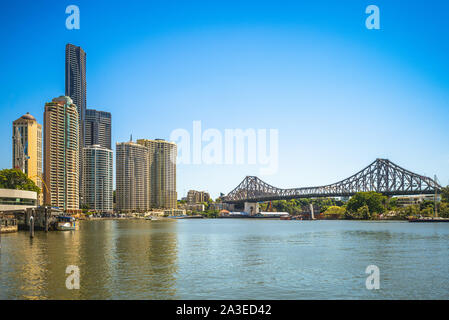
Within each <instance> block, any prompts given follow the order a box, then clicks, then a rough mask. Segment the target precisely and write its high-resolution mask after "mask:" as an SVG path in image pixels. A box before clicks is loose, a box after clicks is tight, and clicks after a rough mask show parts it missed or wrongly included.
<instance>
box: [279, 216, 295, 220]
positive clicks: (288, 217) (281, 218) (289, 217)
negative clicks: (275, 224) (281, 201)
mask: <svg viewBox="0 0 449 320" xmlns="http://www.w3.org/2000/svg"><path fill="white" fill-rule="evenodd" d="M279 219H280V220H292V217H291V216H282V217H280V218H279Z"/></svg>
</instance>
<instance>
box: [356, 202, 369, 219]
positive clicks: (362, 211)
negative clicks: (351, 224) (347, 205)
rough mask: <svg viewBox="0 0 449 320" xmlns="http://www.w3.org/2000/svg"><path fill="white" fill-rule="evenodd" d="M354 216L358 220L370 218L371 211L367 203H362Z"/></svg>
mask: <svg viewBox="0 0 449 320" xmlns="http://www.w3.org/2000/svg"><path fill="white" fill-rule="evenodd" d="M356 217H357V219H360V220H370V219H371V213H370V211H369V207H368V206H367V205H364V206H363V207H360V208H358V209H357V214H356Z"/></svg>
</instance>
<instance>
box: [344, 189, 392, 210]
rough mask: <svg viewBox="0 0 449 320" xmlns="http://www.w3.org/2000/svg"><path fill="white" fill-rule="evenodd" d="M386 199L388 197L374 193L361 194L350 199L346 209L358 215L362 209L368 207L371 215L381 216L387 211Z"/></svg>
mask: <svg viewBox="0 0 449 320" xmlns="http://www.w3.org/2000/svg"><path fill="white" fill-rule="evenodd" d="M386 199H387V197H386V196H384V195H382V194H380V193H377V192H374V191H370V192H359V193H356V194H355V195H354V196H353V197H352V198H351V199H349V201H348V204H347V206H346V209H347V211H349V212H351V213H357V211H358V210H359V209H360V208H362V207H364V206H367V207H368V212H369V213H375V214H380V213H383V212H384V211H385V204H386V202H387V201H386Z"/></svg>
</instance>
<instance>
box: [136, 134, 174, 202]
mask: <svg viewBox="0 0 449 320" xmlns="http://www.w3.org/2000/svg"><path fill="white" fill-rule="evenodd" d="M137 143H138V144H140V145H142V146H145V147H147V148H148V152H149V157H148V168H149V181H150V182H149V185H150V188H149V190H148V191H149V194H150V206H151V207H152V208H165V209H172V208H176V206H177V193H176V157H177V146H176V144H175V143H173V142H169V141H165V140H162V139H156V140H148V139H139V140H137Z"/></svg>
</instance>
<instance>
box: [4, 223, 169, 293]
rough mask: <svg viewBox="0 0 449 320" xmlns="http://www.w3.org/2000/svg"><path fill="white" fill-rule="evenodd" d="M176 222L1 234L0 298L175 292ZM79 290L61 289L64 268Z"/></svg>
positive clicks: (102, 225)
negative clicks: (73, 272) (71, 271)
mask: <svg viewBox="0 0 449 320" xmlns="http://www.w3.org/2000/svg"><path fill="white" fill-rule="evenodd" d="M176 256H177V239H176V222H155V221H145V222H143V221H132V220H128V221H114V220H108V221H91V222H80V230H77V231H72V232H70V231H69V232H49V233H47V234H46V233H44V232H36V233H35V237H34V238H33V239H30V238H29V236H28V233H26V232H19V233H16V234H10V235H3V239H2V249H1V250H0V267H1V269H0V270H1V275H0V280H1V281H0V289H1V290H0V299H171V298H175V297H176V288H175V284H176V270H177V266H176ZM69 265H75V266H78V267H79V269H80V289H79V290H68V289H67V288H66V285H65V283H66V279H67V276H68V274H66V268H67V266H69Z"/></svg>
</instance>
